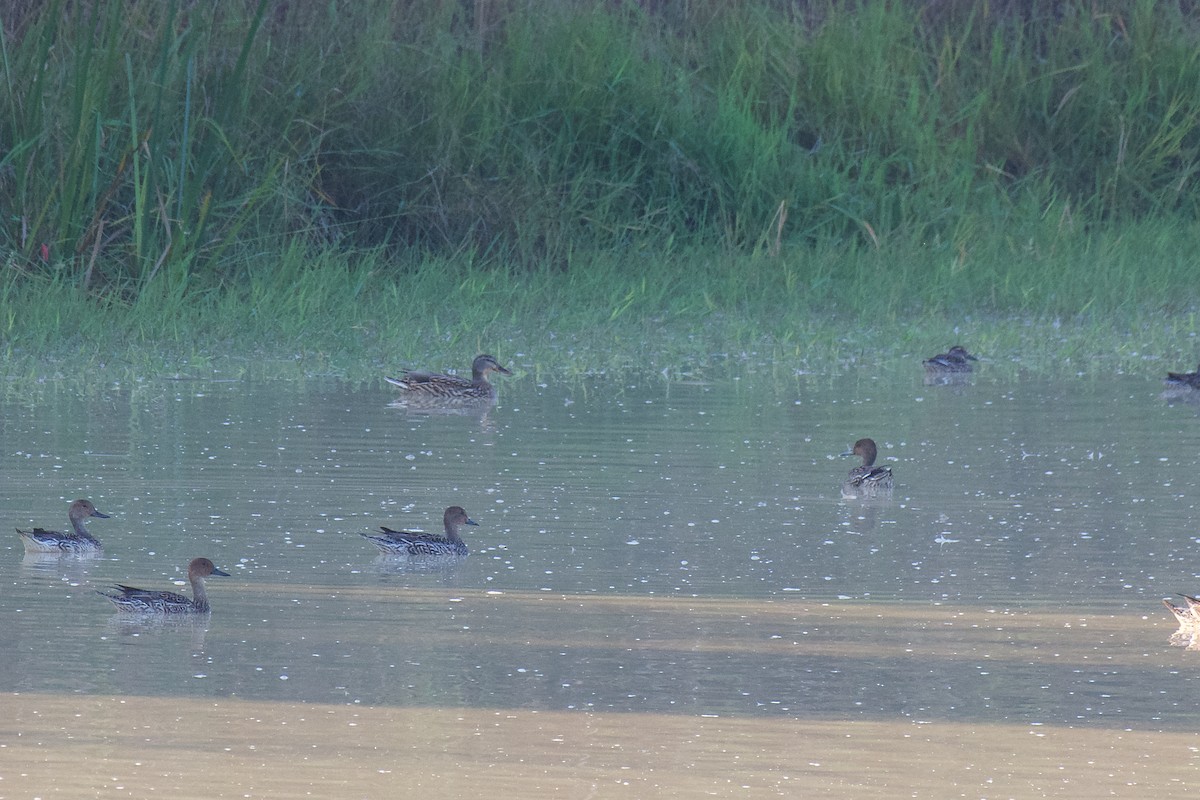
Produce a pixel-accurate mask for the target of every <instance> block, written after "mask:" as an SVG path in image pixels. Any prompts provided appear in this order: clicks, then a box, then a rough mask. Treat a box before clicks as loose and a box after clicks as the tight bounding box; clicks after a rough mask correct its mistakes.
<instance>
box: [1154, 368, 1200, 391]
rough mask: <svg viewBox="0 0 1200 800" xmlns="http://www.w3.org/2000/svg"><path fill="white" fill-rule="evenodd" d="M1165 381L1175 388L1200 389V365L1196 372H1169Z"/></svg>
mask: <svg viewBox="0 0 1200 800" xmlns="http://www.w3.org/2000/svg"><path fill="white" fill-rule="evenodd" d="M1163 383H1164V384H1165V385H1167V386H1170V387H1171V388H1173V389H1197V390H1200V367H1197V368H1196V371H1195V372H1168V373H1167V377H1166V379H1165V380H1163Z"/></svg>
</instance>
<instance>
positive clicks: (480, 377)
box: [384, 354, 512, 401]
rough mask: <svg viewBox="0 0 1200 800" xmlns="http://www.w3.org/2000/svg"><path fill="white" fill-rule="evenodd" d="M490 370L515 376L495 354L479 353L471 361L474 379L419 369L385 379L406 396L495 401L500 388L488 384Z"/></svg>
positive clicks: (444, 399)
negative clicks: (497, 389) (502, 364)
mask: <svg viewBox="0 0 1200 800" xmlns="http://www.w3.org/2000/svg"><path fill="white" fill-rule="evenodd" d="M489 372H499V373H500V374H501V375H512V373H511V372H509V371H508V370H507V369H505V368H504V367H502V366H500V362H498V361H496V359H495V358H494V357H493V356H489V355H486V354H485V355H481V356H476V357H475V361H474V363H472V364H471V380H467V379H466V378H460V377H458V376H457V375H442V374H440V373H434V372H421V371H419V370H404V371H403V372H401V373H400V377H398V378H384V380H386V381H387V382H388V383H390V384H392V385H393V386H398V387H400V388H401V389H402V390H403V391H404V393H405V395H408V396H411V397H414V398H416V397H422V398H428V399H437V400H443V401H455V400H458V401H479V400H494V399H495V398H496V387H495V386H492V385H491V384H490V383H488V380H487V375H488V373H489Z"/></svg>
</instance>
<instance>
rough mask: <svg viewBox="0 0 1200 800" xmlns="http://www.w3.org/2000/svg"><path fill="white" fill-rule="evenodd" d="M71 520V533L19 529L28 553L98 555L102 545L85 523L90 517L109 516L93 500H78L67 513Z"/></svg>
mask: <svg viewBox="0 0 1200 800" xmlns="http://www.w3.org/2000/svg"><path fill="white" fill-rule="evenodd" d="M67 517H69V518H70V520H71V528H72V530H71V532H69V533H62V532H60V531H48V530H46V529H45V528H34V529H33V530H31V531H23V530H21V529H20V528H17V533H18V534H20V536H21V541H22V543H24V545H25V552H26V553H98V552H100V549H101V547H102V545H101V544H100V540H99V539H97V538H96V537H95V536H92V535H91V534H90V533H88V532H87V528H85V527H84V525H83V521H84V520H85V519H87V518H88V517H99V518H100V519H108V518H109V517H108V514H101V513H100V512H99V511H97V510H96V507H95V506H94V505H92V501H91V500H83V499H80V500H76V501H75V502H74V503H71V507H70V509H68V511H67Z"/></svg>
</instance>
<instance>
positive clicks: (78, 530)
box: [71, 517, 96, 542]
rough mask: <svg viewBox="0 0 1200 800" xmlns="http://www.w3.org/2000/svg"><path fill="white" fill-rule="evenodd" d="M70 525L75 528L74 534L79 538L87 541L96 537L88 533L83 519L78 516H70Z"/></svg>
mask: <svg viewBox="0 0 1200 800" xmlns="http://www.w3.org/2000/svg"><path fill="white" fill-rule="evenodd" d="M71 527H72V528H74V529H75V535H76V536H78V537H79V538H80V539H87V540H88V541H89V542H94V541H96V537H95V536H92V535H91V534H90V533H88V531H87V528H86V527H84V525H83V520H82V519H81V518H79V517H71Z"/></svg>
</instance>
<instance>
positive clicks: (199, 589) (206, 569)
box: [96, 558, 229, 614]
mask: <svg viewBox="0 0 1200 800" xmlns="http://www.w3.org/2000/svg"><path fill="white" fill-rule="evenodd" d="M187 572H188V581H189V582H191V584H192V596H191V597H187V596H185V595H182V594H179V593H177V592H168V591H161V590H153V589H138V588H135V587H133V586H125V585H124V584H120V583H118V584H116V585H114V586H113V587H112V588H113V589H114V590H115V594H110V593H108V592H102V591H100V590H98V589H97V590H96V591H97V593H98V594H100V595H101V596H103V597H107V598H108V599H109V600H111V601H112V603H113V605H115V606H116V607H117V610H118V611H124V612H127V613H133V614H207V613H208V612H209V611H210V610H211V609H210V608H209V605H208V593H207V592H206V591H205V588H204V579H205V578H207V577H208V576H209V575H222V576H225V577H229V573H228V572H224V571H222V570H219V569H217V567H216V565H214V564H213V562H212V561H210V560H208V559H207V558H193V559H192V560H191V562H190V563H189V564H188V571H187Z"/></svg>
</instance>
